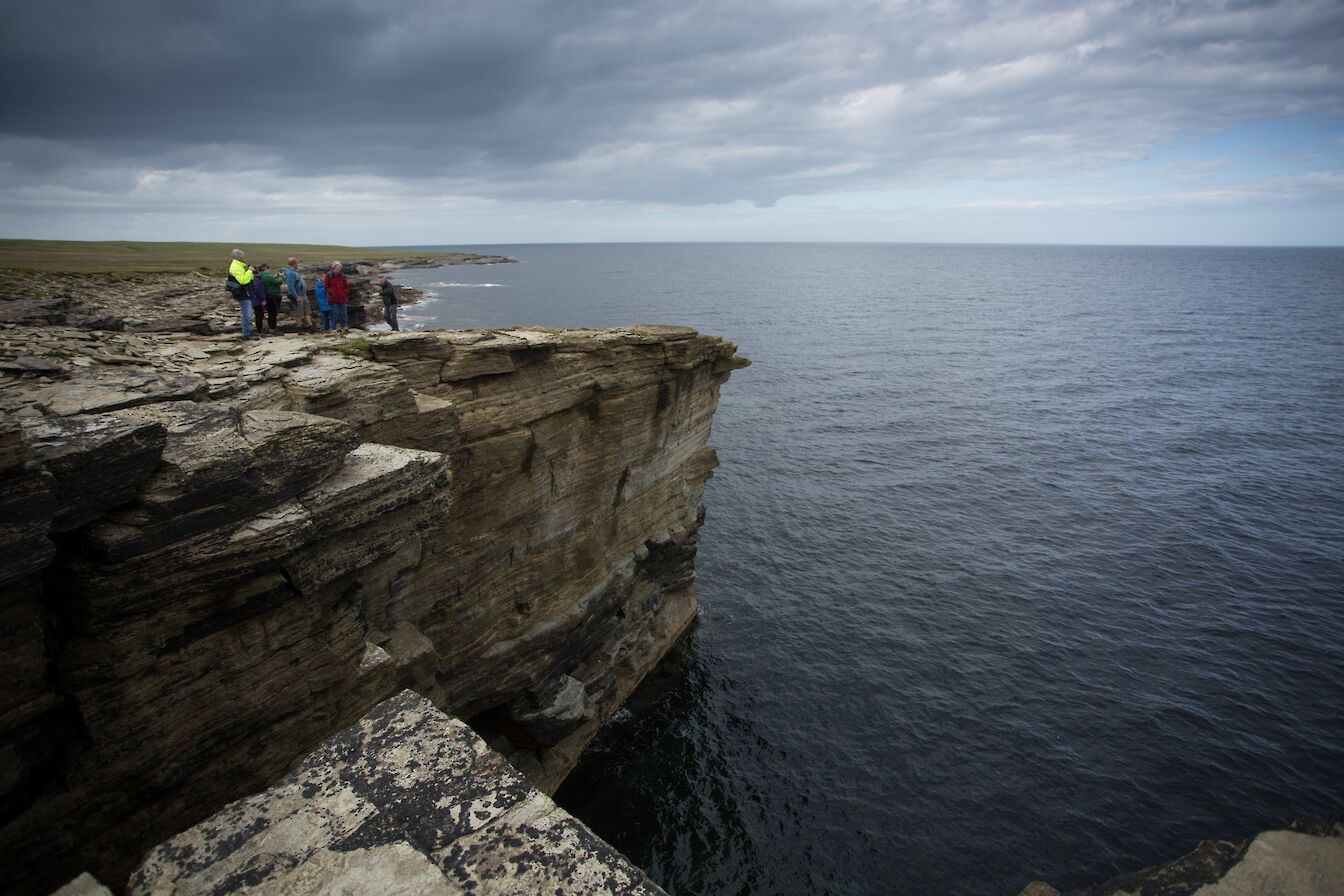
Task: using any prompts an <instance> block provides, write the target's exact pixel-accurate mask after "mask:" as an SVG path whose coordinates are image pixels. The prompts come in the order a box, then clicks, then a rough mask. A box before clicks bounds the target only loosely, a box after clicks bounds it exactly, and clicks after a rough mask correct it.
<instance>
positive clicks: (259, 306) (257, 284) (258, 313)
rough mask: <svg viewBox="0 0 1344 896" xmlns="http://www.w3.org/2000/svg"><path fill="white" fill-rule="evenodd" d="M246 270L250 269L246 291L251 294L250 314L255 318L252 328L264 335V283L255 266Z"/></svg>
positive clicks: (265, 333) (265, 332)
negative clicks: (250, 273)
mask: <svg viewBox="0 0 1344 896" xmlns="http://www.w3.org/2000/svg"><path fill="white" fill-rule="evenodd" d="M248 270H250V271H252V282H251V283H249V284H247V288H248V291H249V292H250V293H251V294H252V315H253V317H254V318H255V320H254V321H253V325H252V329H253V330H255V331H256V332H257V333H258V334H259V335H261V336H266V335H267V331H266V317H265V309H266V284H265V283H262V282H261V277H259V276H257V275H258V273H259V272H258V271H257V269H256V268H248Z"/></svg>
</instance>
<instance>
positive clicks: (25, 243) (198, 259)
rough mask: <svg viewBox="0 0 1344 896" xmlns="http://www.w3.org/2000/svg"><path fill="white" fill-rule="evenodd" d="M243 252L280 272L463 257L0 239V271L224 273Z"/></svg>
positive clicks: (275, 247) (294, 247)
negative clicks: (302, 266) (292, 267)
mask: <svg viewBox="0 0 1344 896" xmlns="http://www.w3.org/2000/svg"><path fill="white" fill-rule="evenodd" d="M234 249H242V250H243V251H244V252H246V253H247V261H248V262H249V263H251V264H257V263H259V262H263V261H266V262H270V265H271V267H272V268H276V269H279V268H282V267H284V265H285V260H286V259H288V258H289V257H290V256H291V255H293V256H295V257H297V258H298V259H299V262H300V263H309V264H311V263H326V262H330V261H335V260H337V259H339V260H341V261H345V262H351V261H380V260H383V259H388V258H407V257H416V258H421V257H425V258H443V259H444V261H445V262H448V261H452V260H453V259H456V258H467V257H469V254H468V253H465V252H425V251H423V250H420V251H415V250H402V251H398V250H395V249H361V248H359V247H356V246H318V245H294V244H286V243H142V242H126V241H121V240H113V241H108V242H90V243H85V242H74V241H67V240H12V239H0V268H4V269H8V270H14V271H49V272H58V273H68V274H150V273H165V272H174V271H220V272H222V271H224V270H225V269H226V268H227V267H228V265H229V260H230V255H229V253H230V252H231V251H233V250H234Z"/></svg>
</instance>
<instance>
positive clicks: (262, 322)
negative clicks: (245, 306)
mask: <svg viewBox="0 0 1344 896" xmlns="http://www.w3.org/2000/svg"><path fill="white" fill-rule="evenodd" d="M252 314H253V315H255V316H256V319H257V322H256V327H257V332H258V333H264V332H266V318H265V316H264V315H265V308H263V307H262V306H261V305H258V304H257V303H256V302H253V303H252Z"/></svg>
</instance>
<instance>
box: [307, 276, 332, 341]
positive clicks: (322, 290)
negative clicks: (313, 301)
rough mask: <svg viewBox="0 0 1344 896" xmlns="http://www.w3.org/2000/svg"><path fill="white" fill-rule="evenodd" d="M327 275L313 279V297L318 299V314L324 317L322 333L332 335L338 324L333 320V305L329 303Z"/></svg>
mask: <svg viewBox="0 0 1344 896" xmlns="http://www.w3.org/2000/svg"><path fill="white" fill-rule="evenodd" d="M325 280H326V274H323V275H322V276H321V277H316V278H314V279H313V295H315V296H316V297H317V313H318V314H320V315H322V332H323V333H330V332H331V329H332V327H334V326H336V324H335V323H334V322H333V321H332V318H331V303H330V302H328V301H327V284H326V283H325V282H324V281H325Z"/></svg>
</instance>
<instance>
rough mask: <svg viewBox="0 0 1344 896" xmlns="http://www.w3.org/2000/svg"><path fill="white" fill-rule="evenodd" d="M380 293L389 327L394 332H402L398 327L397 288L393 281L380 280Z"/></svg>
mask: <svg viewBox="0 0 1344 896" xmlns="http://www.w3.org/2000/svg"><path fill="white" fill-rule="evenodd" d="M378 292H379V293H380V294H381V295H382V297H383V317H384V318H386V319H387V325H388V326H389V327H391V328H392V329H393V330H394V331H396V330H400V329H401V327H399V326H397V288H396V287H395V286H393V285H392V281H391V280H388V279H387V278H386V277H382V276H380V277H379V278H378Z"/></svg>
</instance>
